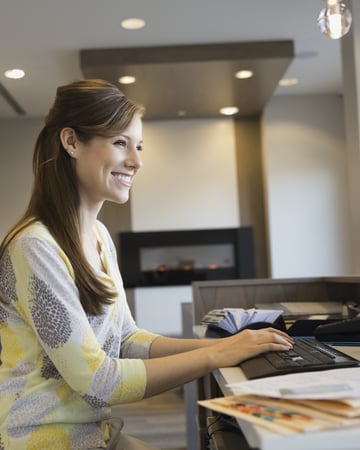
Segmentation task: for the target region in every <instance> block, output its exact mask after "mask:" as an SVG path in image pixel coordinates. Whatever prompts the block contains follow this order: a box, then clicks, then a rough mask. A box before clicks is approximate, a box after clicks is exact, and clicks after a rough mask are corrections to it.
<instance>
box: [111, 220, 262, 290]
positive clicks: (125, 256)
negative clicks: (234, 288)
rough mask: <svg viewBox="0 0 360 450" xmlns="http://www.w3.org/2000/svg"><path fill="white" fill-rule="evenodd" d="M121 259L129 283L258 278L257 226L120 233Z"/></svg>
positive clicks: (125, 284)
mask: <svg viewBox="0 0 360 450" xmlns="http://www.w3.org/2000/svg"><path fill="white" fill-rule="evenodd" d="M119 264H120V268H121V274H122V277H123V280H124V286H125V287H127V288H130V287H140V286H171V285H188V284H191V282H192V281H201V280H204V281H205V280H221V279H236V278H254V277H255V269H254V267H255V264H254V249H253V230H252V228H251V227H240V228H225V229H204V230H179V231H156V232H124V233H120V236H119Z"/></svg>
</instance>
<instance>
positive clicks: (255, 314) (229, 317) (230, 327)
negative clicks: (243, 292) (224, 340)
mask: <svg viewBox="0 0 360 450" xmlns="http://www.w3.org/2000/svg"><path fill="white" fill-rule="evenodd" d="M281 313H282V311H281V310H278V309H256V308H250V309H243V308H222V309H213V310H211V311H209V312H208V313H207V314H206V315H205V316H204V317H203V318H202V319H201V324H202V325H206V326H207V327H208V328H220V329H222V330H225V331H227V332H228V333H230V334H235V333H237V332H239V331H241V330H242V329H243V328H245V327H247V326H249V325H251V324H255V323H258V322H266V323H269V324H273V323H274V322H275V321H276V320H277V319H278V318H279V317H280V316H281Z"/></svg>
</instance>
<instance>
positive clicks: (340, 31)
mask: <svg viewBox="0 0 360 450" xmlns="http://www.w3.org/2000/svg"><path fill="white" fill-rule="evenodd" d="M351 21H352V16H351V12H350V10H349V9H348V7H347V6H346V5H345V3H342V2H340V1H339V0H326V8H324V9H323V10H321V11H320V15H319V18H318V25H319V27H320V31H321V32H322V33H323V34H326V35H327V36H329V37H330V38H332V39H340V38H341V37H343V36H344V35H345V34H346V33H347V32H348V31H349V30H350V26H351Z"/></svg>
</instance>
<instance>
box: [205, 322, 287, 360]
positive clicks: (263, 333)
mask: <svg viewBox="0 0 360 450" xmlns="http://www.w3.org/2000/svg"><path fill="white" fill-rule="evenodd" d="M293 342H294V341H293V339H292V338H291V337H290V336H288V335H287V334H286V333H284V332H282V331H280V330H277V329H275V328H262V329H260V330H244V331H241V332H240V333H238V334H235V335H233V336H230V337H227V338H223V339H218V340H216V341H214V344H213V346H212V347H210V349H209V350H210V352H211V351H212V352H213V355H212V357H213V361H212V362H213V364H214V368H218V367H229V366H234V365H237V364H239V363H240V362H241V361H244V360H245V359H248V358H251V357H253V356H256V355H258V354H260V353H264V352H269V351H275V350H284V351H286V350H290V349H291V348H292V346H293Z"/></svg>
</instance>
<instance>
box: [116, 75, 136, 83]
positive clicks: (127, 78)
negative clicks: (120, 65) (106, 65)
mask: <svg viewBox="0 0 360 450" xmlns="http://www.w3.org/2000/svg"><path fill="white" fill-rule="evenodd" d="M135 81H136V78H135V77H133V76H132V75H124V76H123V77H120V78H119V83H120V84H132V83H135Z"/></svg>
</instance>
